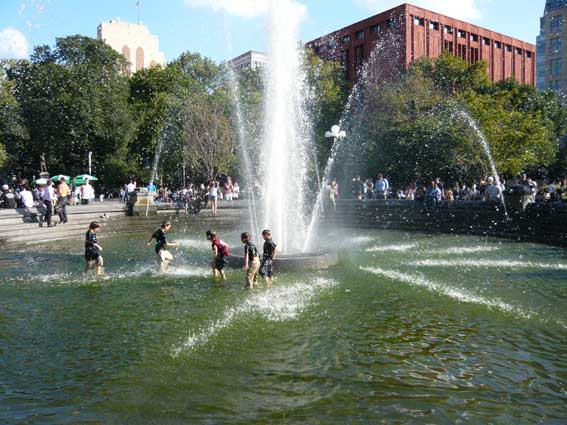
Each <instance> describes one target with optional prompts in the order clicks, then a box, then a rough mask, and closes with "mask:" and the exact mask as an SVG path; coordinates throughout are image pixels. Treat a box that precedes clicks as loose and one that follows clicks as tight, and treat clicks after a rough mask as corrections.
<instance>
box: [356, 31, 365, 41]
mask: <svg viewBox="0 0 567 425" xmlns="http://www.w3.org/2000/svg"><path fill="white" fill-rule="evenodd" d="M354 38H355V39H357V40H362V39H363V38H364V31H357V32H356V33H355V34H354Z"/></svg>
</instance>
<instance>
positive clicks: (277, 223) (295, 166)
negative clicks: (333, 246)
mask: <svg viewBox="0 0 567 425" xmlns="http://www.w3.org/2000/svg"><path fill="white" fill-rule="evenodd" d="M302 19H303V9H302V6H301V5H299V4H297V3H295V2H294V1H292V0H282V1H272V2H271V3H270V7H269V14H268V21H269V22H268V28H269V34H268V40H269V41H268V64H267V68H266V72H265V80H266V100H265V106H264V107H265V114H264V115H265V121H264V133H263V143H262V152H261V166H260V170H258V172H256V173H254V172H253V171H252V170H251V166H250V159H249V155H248V153H247V152H248V149H247V146H246V143H245V142H244V132H243V131H242V122H241V121H242V118H241V116H240V115H241V112H240V108H239V106H238V102H236V115H237V117H236V118H237V120H238V124H239V129H240V132H239V135H240V142H241V147H242V149H241V151H242V154H243V161H244V165H245V168H246V170H245V172H246V175H247V178H248V179H251V178H252V175H253V174H255V175H259V176H261V182H262V184H263V185H264V199H263V205H262V209H261V211H260V214H261V216H260V218H259V219H258V220H257V219H256V216H257V213H256V200H255V199H253V200H252V205H251V207H252V211H251V226H252V227H255V226H257V225H258V224H261V225H262V227H263V228H269V229H271V231H272V235H273V238H274V240H275V241H276V243H277V244H278V251H279V254H280V255H279V256H278V257H279V258H278V259H277V260H276V261H275V266H276V267H278V268H280V269H283V268H285V269H289V268H326V267H329V266H330V265H332V264H336V263H337V261H338V257H337V255H336V254H331V253H322V254H319V253H317V252H316V249H313V248H314V247H311V248H312V249H311V250H310V252H305V251H304V249H303V247H304V241H305V239H306V238H307V237H312V236H311V235H308V234H307V224H308V220H307V219H306V211H308V210H309V211H311V210H312V207H309V206H308V205H306V204H305V200H306V193H307V192H306V189H307V179H308V172H307V170H308V166H309V163H310V162H311V161H313V155H312V152H313V151H314V147H313V143H312V135H311V122H310V119H309V114H308V112H307V107H308V102H309V97H308V95H307V94H308V93H309V89H308V85H307V76H306V73H305V72H304V67H303V62H304V57H303V50H302V48H301V47H300V43H299V37H298V30H299V24H300V22H301V21H302ZM231 80H232V81H233V83H232V92H233V98H235V101H237V100H238V99H237V98H236V97H237V96H236V93H237V88H236V87H235V82H234V78H231ZM257 223H258V224H257ZM253 234H254V235H258V234H259V232H258V229H256V228H254V230H253ZM256 240H257V239H256Z"/></svg>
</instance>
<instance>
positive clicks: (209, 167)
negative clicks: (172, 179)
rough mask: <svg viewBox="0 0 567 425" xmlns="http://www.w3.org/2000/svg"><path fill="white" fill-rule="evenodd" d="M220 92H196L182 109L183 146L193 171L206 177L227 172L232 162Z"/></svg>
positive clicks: (228, 132)
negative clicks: (183, 114)
mask: <svg viewBox="0 0 567 425" xmlns="http://www.w3.org/2000/svg"><path fill="white" fill-rule="evenodd" d="M227 112H228V111H227V108H226V100H225V99H223V98H222V97H221V96H218V95H217V96H206V95H203V94H201V95H197V96H195V97H194V98H193V99H192V102H191V103H190V104H187V106H186V110H185V146H186V148H187V152H188V154H189V165H190V168H191V171H192V173H193V175H195V176H199V177H200V178H201V179H204V180H206V181H212V180H214V179H216V178H217V177H219V176H221V175H223V174H227V173H229V172H230V171H231V168H232V166H233V164H234V162H235V156H234V153H235V149H234V143H233V134H234V132H233V129H232V128H231V125H230V120H229V118H228V116H227Z"/></svg>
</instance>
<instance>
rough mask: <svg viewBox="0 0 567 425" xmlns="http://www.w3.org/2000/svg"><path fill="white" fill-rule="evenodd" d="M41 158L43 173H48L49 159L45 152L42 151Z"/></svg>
mask: <svg viewBox="0 0 567 425" xmlns="http://www.w3.org/2000/svg"><path fill="white" fill-rule="evenodd" d="M39 158H40V159H41V165H40V167H41V174H43V173H46V174H47V161H46V160H45V152H44V153H42V154H41V155H40V156H39Z"/></svg>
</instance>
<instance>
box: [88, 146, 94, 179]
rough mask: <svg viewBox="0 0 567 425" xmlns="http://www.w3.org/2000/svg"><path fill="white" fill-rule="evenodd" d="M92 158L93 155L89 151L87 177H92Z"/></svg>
mask: <svg viewBox="0 0 567 425" xmlns="http://www.w3.org/2000/svg"><path fill="white" fill-rule="evenodd" d="M92 158H93V153H92V151H89V176H92V175H93V172H92V166H91V165H92Z"/></svg>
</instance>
